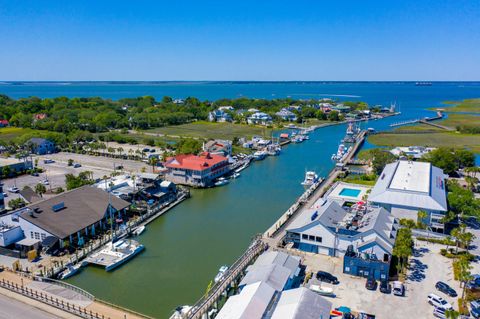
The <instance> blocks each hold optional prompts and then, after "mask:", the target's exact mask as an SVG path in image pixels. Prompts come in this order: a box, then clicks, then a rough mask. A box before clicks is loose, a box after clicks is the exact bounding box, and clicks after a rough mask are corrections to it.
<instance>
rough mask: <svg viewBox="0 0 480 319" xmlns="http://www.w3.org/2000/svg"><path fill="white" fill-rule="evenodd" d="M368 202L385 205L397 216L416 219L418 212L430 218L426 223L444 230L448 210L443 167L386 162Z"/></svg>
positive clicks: (436, 228) (427, 218) (441, 230)
mask: <svg viewBox="0 0 480 319" xmlns="http://www.w3.org/2000/svg"><path fill="white" fill-rule="evenodd" d="M368 201H369V202H370V203H372V204H374V205H378V206H381V207H384V208H385V209H386V210H388V211H390V213H391V214H392V215H393V216H394V217H396V218H399V219H400V218H408V219H412V220H414V221H417V218H418V211H419V210H423V211H425V212H426V213H427V217H426V218H425V219H424V220H423V223H425V224H427V225H429V226H430V227H431V228H432V229H433V230H434V231H439V232H443V230H444V224H443V223H442V222H441V219H442V218H443V217H444V216H445V213H446V212H447V210H448V206H447V194H446V188H445V174H444V173H443V170H442V169H440V168H438V167H435V166H433V165H432V164H431V163H425V162H412V161H397V162H395V163H391V164H387V165H386V166H385V168H384V169H383V172H382V173H381V174H380V177H379V178H378V180H377V183H376V184H375V186H374V187H373V189H372V192H371V193H370V195H369V196H368Z"/></svg>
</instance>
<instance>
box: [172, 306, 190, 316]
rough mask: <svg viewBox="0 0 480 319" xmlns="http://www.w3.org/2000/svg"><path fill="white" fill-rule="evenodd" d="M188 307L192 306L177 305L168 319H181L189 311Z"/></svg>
mask: <svg viewBox="0 0 480 319" xmlns="http://www.w3.org/2000/svg"><path fill="white" fill-rule="evenodd" d="M190 309H192V306H188V305H185V306H178V307H177V308H175V311H174V313H173V314H172V315H171V316H170V319H183V318H185V316H186V314H187V313H188V312H189V311H190Z"/></svg>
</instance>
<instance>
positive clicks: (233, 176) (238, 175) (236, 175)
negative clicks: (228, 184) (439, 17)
mask: <svg viewBox="0 0 480 319" xmlns="http://www.w3.org/2000/svg"><path fill="white" fill-rule="evenodd" d="M239 177H240V173H233V175H232V178H239Z"/></svg>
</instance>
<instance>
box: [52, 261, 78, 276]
mask: <svg viewBox="0 0 480 319" xmlns="http://www.w3.org/2000/svg"><path fill="white" fill-rule="evenodd" d="M65 267H66V268H67V269H65V270H64V271H62V272H61V273H60V275H58V278H59V279H67V278H70V277H72V276H73V275H75V274H76V273H78V272H79V271H80V268H82V264H76V265H73V264H72V263H68V264H66V265H65Z"/></svg>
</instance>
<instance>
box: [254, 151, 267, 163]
mask: <svg viewBox="0 0 480 319" xmlns="http://www.w3.org/2000/svg"><path fill="white" fill-rule="evenodd" d="M267 155H268V154H267V152H265V151H256V152H255V153H253V158H254V159H255V160H256V161H261V160H263V159H264V158H265V157H267Z"/></svg>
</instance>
